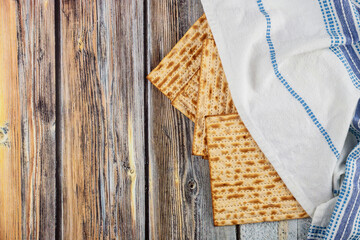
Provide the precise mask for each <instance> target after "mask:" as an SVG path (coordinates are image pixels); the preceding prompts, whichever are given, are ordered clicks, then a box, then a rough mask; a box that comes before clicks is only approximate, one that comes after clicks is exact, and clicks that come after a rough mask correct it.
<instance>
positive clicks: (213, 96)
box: [192, 39, 236, 156]
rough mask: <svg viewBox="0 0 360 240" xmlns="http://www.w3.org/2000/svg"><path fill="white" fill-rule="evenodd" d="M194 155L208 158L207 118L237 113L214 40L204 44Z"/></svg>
mask: <svg viewBox="0 0 360 240" xmlns="http://www.w3.org/2000/svg"><path fill="white" fill-rule="evenodd" d="M196 110H197V111H196V117H195V130H194V139H193V148H192V153H193V154H194V155H200V156H207V155H208V153H207V147H206V136H205V116H207V115H218V114H230V113H236V108H235V106H234V104H233V101H232V98H231V94H230V90H229V87H228V83H227V80H226V77H225V73H224V70H223V67H222V64H221V61H220V57H219V54H218V51H217V48H216V44H215V41H214V40H213V39H207V40H205V42H204V46H203V52H202V56H201V71H200V82H199V93H198V102H197V109H196Z"/></svg>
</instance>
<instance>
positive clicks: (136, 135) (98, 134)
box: [60, 0, 145, 239]
mask: <svg viewBox="0 0 360 240" xmlns="http://www.w3.org/2000/svg"><path fill="white" fill-rule="evenodd" d="M60 8H61V94H60V98H61V116H62V119H61V126H60V127H61V151H62V152H61V156H62V157H61V158H62V216H61V223H62V230H61V233H62V238H63V239H88V238H94V239H98V238H111V239H116V238H118V239H143V238H144V237H145V227H144V226H145V208H144V206H145V189H144V185H145V180H144V178H145V177H144V176H145V174H144V158H145V155H144V153H145V148H144V142H145V141H144V121H145V120H144V72H143V70H142V69H143V61H144V58H143V54H144V47H143V46H144V44H143V34H144V26H143V3H142V2H141V3H139V1H131V0H126V1H116V0H106V1H100V0H99V1H85V0H83V1H67V0H62V1H61V6H60Z"/></svg>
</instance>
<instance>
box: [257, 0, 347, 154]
mask: <svg viewBox="0 0 360 240" xmlns="http://www.w3.org/2000/svg"><path fill="white" fill-rule="evenodd" d="M257 4H258V7H259V10H260V12H261V13H262V14H263V15H264V16H265V19H266V42H267V44H268V47H269V52H270V60H271V64H272V67H273V70H274V74H275V76H276V77H277V78H278V80H279V81H280V82H281V84H282V85H283V86H284V87H285V88H286V90H287V91H288V92H289V93H290V94H291V96H293V97H294V98H295V99H296V100H297V101H298V102H299V103H300V104H301V106H302V107H303V109H304V110H305V112H306V113H307V115H308V116H309V117H310V119H311V120H312V122H313V123H314V125H315V126H316V127H317V128H318V130H319V131H320V133H321V135H322V136H323V137H324V139H325V141H326V142H327V144H328V146H329V148H330V150H331V151H332V152H333V154H334V155H335V157H336V158H337V159H338V158H339V157H340V153H339V151H338V150H337V148H336V147H335V145H334V143H333V141H332V139H331V137H330V135H329V133H328V132H327V131H326V129H325V128H324V127H323V125H322V124H321V123H320V121H319V120H318V118H317V117H316V116H315V114H314V112H313V111H312V110H311V108H310V106H309V105H308V104H307V103H306V101H305V100H304V99H303V98H302V97H301V96H300V95H299V94H298V93H297V92H296V90H295V89H293V88H292V87H291V86H290V84H289V83H288V82H287V81H286V79H285V78H284V77H283V75H282V74H281V73H280V71H279V66H278V63H277V59H276V51H275V47H274V44H273V42H272V39H271V18H270V15H269V14H268V13H267V12H266V11H265V8H264V5H263V2H262V0H257Z"/></svg>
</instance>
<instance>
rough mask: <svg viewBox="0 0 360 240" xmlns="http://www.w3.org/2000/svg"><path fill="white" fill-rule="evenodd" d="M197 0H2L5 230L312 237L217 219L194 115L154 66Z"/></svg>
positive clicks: (49, 235)
mask: <svg viewBox="0 0 360 240" xmlns="http://www.w3.org/2000/svg"><path fill="white" fill-rule="evenodd" d="M202 13H203V10H202V6H201V3H200V0H120V1H117V0H92V1H88V0H86V1H85V0H81V1H80V0H78V1H75V0H56V1H53V0H26V1H25V0H24V1H14V0H4V1H2V2H1V4H0V31H1V33H0V239H89V238H91V239H257V240H259V239H267V240H270V239H305V238H306V233H307V229H308V227H309V224H310V220H309V219H302V220H291V221H282V222H272V223H260V224H248V225H242V226H229V227H214V226H213V222H212V208H211V198H210V184H209V169H208V162H207V161H206V160H203V159H201V158H199V157H194V156H191V142H192V134H193V124H192V123H191V122H190V121H189V120H188V119H186V117H184V116H183V115H182V114H181V113H180V112H178V111H177V110H175V109H174V108H173V107H172V106H171V104H170V102H169V100H168V99H167V98H166V97H164V96H163V95H162V94H161V93H160V92H159V91H158V90H156V89H155V88H154V87H153V86H152V85H151V84H150V83H149V82H148V81H147V80H146V79H145V76H146V75H147V74H148V73H149V72H150V70H151V69H152V68H154V67H155V66H156V65H157V64H158V63H159V61H160V60H161V59H162V58H163V57H164V56H165V55H166V54H167V53H168V52H169V50H170V49H171V48H172V47H173V46H174V44H175V43H176V42H177V41H178V40H179V39H180V38H181V37H182V36H183V34H184V33H185V32H186V31H187V29H188V28H189V27H190V26H191V25H192V24H193V23H194V22H195V21H196V20H197V18H198V17H200V16H201V15H202Z"/></svg>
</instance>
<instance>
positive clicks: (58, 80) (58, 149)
mask: <svg viewBox="0 0 360 240" xmlns="http://www.w3.org/2000/svg"><path fill="white" fill-rule="evenodd" d="M60 9H61V0H55V7H54V11H55V12H54V17H55V91H56V96H55V112H56V119H55V129H56V130H55V142H56V143H55V149H56V150H55V151H56V171H55V172H56V173H55V174H56V176H55V181H56V187H55V189H56V203H55V205H56V213H55V214H56V218H55V239H62V204H61V203H62V201H61V200H62V184H61V176H62V155H61V143H62V142H61V138H62V136H61V25H60V23H61V11H60Z"/></svg>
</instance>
